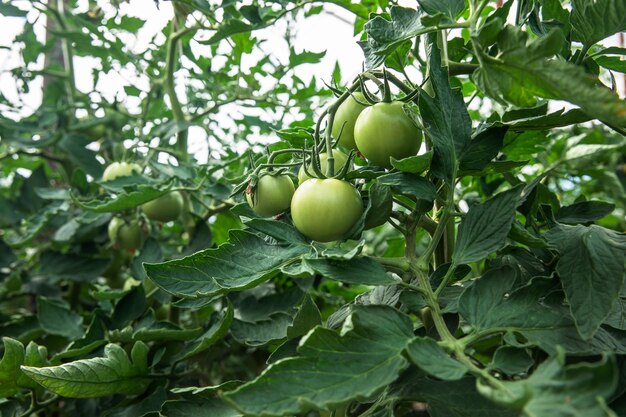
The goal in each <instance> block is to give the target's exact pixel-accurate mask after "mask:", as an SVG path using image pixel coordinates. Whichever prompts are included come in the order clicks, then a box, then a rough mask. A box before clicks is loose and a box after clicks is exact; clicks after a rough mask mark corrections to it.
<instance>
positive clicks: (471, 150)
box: [459, 127, 508, 171]
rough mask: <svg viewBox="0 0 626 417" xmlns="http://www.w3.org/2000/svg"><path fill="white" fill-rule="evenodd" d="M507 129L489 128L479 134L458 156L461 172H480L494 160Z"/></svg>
mask: <svg viewBox="0 0 626 417" xmlns="http://www.w3.org/2000/svg"><path fill="white" fill-rule="evenodd" d="M507 130H508V128H507V127H490V128H487V129H485V130H482V131H481V132H479V133H478V134H477V135H476V137H474V138H473V139H472V140H471V141H470V143H469V145H468V146H467V148H466V149H465V151H464V152H463V153H462V154H461V155H460V160H459V164H460V167H459V168H460V169H461V170H462V171H481V170H483V169H484V168H485V167H486V166H487V164H488V163H489V162H491V160H493V158H495V157H496V156H497V155H498V153H499V152H500V149H502V144H503V140H504V135H505V134H506V132H507Z"/></svg>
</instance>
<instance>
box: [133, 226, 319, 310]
mask: <svg viewBox="0 0 626 417" xmlns="http://www.w3.org/2000/svg"><path fill="white" fill-rule="evenodd" d="M308 251H309V248H308V247H307V246H304V245H298V246H285V245H277V244H270V243H268V242H266V241H265V240H263V239H261V238H260V237H258V236H257V235H254V234H252V233H250V232H246V231H243V230H234V231H232V232H231V234H230V243H227V244H224V245H222V246H220V247H219V248H217V249H207V250H204V251H202V252H198V253H196V254H194V255H191V256H188V257H186V258H182V259H179V260H174V261H168V262H164V263H160V264H144V267H145V269H146V273H147V274H148V277H149V278H150V279H151V280H152V281H154V282H155V283H156V284H157V285H158V286H159V287H161V288H163V289H164V290H165V291H167V292H169V293H171V294H174V295H177V296H179V297H192V298H193V297H206V296H211V295H215V294H220V293H225V292H229V291H236V290H243V289H245V288H249V287H251V286H255V285H258V284H259V283H261V282H263V281H265V280H267V279H269V278H270V277H271V276H272V275H274V274H275V273H277V272H278V269H279V268H280V267H281V266H282V265H285V264H286V263H288V262H290V261H292V260H293V259H295V258H296V257H298V256H301V255H303V254H305V253H307V252H308Z"/></svg>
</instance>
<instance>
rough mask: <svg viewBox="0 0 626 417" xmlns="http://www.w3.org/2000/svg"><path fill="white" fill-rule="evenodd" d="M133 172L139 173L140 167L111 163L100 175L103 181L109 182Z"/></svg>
mask: <svg viewBox="0 0 626 417" xmlns="http://www.w3.org/2000/svg"><path fill="white" fill-rule="evenodd" d="M133 172H135V173H137V174H139V173H141V167H140V166H139V165H138V164H135V163H129V162H113V163H112V164H110V165H109V166H107V167H106V169H105V170H104V173H103V174H102V180H103V181H111V180H114V179H116V178H120V177H127V176H129V175H131V174H132V173H133Z"/></svg>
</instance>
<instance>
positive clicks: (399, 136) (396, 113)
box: [354, 101, 422, 168]
mask: <svg viewBox="0 0 626 417" xmlns="http://www.w3.org/2000/svg"><path fill="white" fill-rule="evenodd" d="M403 106H404V103H402V102H399V101H396V102H393V103H384V102H383V103H376V104H374V105H373V106H371V107H368V108H366V109H365V110H363V111H362V112H361V114H360V115H359V117H358V118H357V119H356V123H355V125H354V138H355V139H354V140H355V143H356V146H357V148H358V149H359V151H360V152H361V153H362V154H363V155H364V156H365V157H366V158H367V160H368V161H370V162H371V163H372V164H374V165H378V166H381V167H385V168H390V167H391V158H395V159H403V158H408V157H409V156H413V155H416V154H417V151H418V150H419V148H420V145H421V143H422V132H421V130H420V129H418V127H417V126H416V125H415V123H414V122H413V121H412V120H411V118H410V117H409V116H407V114H406V113H405V112H404V109H403Z"/></svg>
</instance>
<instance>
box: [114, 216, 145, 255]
mask: <svg viewBox="0 0 626 417" xmlns="http://www.w3.org/2000/svg"><path fill="white" fill-rule="evenodd" d="M108 232H109V239H110V240H111V242H112V243H113V245H115V246H119V247H121V248H123V249H127V250H129V251H134V250H136V249H139V248H140V247H141V245H142V244H143V241H144V238H145V237H146V236H145V232H144V230H143V228H142V227H141V225H140V224H139V223H138V222H136V221H132V222H128V223H127V222H126V221H124V219H122V218H120V217H113V218H112V219H111V221H110V222H109V230H108Z"/></svg>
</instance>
